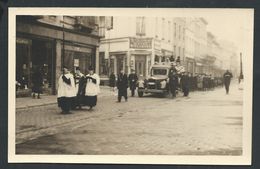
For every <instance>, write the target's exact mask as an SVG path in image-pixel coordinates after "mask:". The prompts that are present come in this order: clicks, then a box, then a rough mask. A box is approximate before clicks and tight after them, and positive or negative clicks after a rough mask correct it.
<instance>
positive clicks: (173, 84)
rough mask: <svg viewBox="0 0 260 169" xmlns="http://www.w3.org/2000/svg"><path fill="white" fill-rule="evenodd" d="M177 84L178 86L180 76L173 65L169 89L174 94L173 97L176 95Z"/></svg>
mask: <svg viewBox="0 0 260 169" xmlns="http://www.w3.org/2000/svg"><path fill="white" fill-rule="evenodd" d="M177 86H178V76H177V73H176V69H175V68H173V67H172V68H171V69H170V73H169V90H170V92H171V94H172V98H175V97H176V89H177Z"/></svg>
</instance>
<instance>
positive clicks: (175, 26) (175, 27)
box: [174, 23, 177, 38]
mask: <svg viewBox="0 0 260 169" xmlns="http://www.w3.org/2000/svg"><path fill="white" fill-rule="evenodd" d="M176 29H177V25H176V23H174V38H176V31H177V30H176Z"/></svg>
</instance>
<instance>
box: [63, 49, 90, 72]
mask: <svg viewBox="0 0 260 169" xmlns="http://www.w3.org/2000/svg"><path fill="white" fill-rule="evenodd" d="M64 53H65V55H64V65H65V66H67V67H68V68H69V69H70V70H72V71H75V69H76V67H79V68H80V70H81V72H82V73H83V74H87V73H88V68H89V66H92V67H95V65H93V63H95V57H94V56H95V48H91V47H86V46H73V45H65V52H64Z"/></svg>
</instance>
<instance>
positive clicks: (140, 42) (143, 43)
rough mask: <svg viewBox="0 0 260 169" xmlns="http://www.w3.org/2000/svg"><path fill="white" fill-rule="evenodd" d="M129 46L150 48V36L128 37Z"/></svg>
mask: <svg viewBox="0 0 260 169" xmlns="http://www.w3.org/2000/svg"><path fill="white" fill-rule="evenodd" d="M130 48H135V49H152V38H130Z"/></svg>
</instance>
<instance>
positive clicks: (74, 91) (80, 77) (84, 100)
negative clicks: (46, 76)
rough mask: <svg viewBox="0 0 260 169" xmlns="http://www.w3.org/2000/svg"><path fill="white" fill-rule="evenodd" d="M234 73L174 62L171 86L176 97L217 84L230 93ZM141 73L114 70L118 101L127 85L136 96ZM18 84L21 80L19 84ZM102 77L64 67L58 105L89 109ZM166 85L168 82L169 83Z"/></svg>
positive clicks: (37, 86)
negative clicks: (187, 69) (181, 67)
mask: <svg viewBox="0 0 260 169" xmlns="http://www.w3.org/2000/svg"><path fill="white" fill-rule="evenodd" d="M232 77H233V75H232V73H231V72H229V71H228V70H227V71H226V72H225V73H224V75H223V76H222V77H213V76H212V75H206V74H198V73H195V74H192V73H189V72H185V71H182V72H181V73H180V72H178V70H177V69H176V68H175V67H174V66H172V67H171V69H170V72H169V75H168V90H169V92H170V93H171V94H172V97H173V98H175V97H176V94H177V93H178V91H182V92H183V96H188V95H189V92H190V91H195V90H198V91H208V90H213V89H214V88H215V87H218V86H222V87H223V85H225V89H226V94H228V93H229V85H230V81H231V78H232ZM138 80H139V79H138V75H137V74H136V73H135V70H133V69H132V70H131V73H130V74H129V75H127V74H126V73H125V72H124V70H123V69H121V70H120V73H119V74H118V75H117V76H116V75H115V74H114V73H113V72H112V73H111V75H110V77H109V86H110V87H111V88H112V89H113V90H114V89H115V88H117V90H118V93H117V96H118V98H117V101H118V102H121V99H122V97H124V99H125V101H127V99H128V96H127V89H128V88H130V91H131V96H135V92H136V89H137V85H138ZM32 83H33V86H32V97H33V98H38V99H40V98H41V97H40V94H41V93H42V86H43V76H42V74H41V72H40V69H39V68H35V71H34V73H33V74H32ZM16 85H17V84H16ZM99 85H100V77H99V76H98V75H97V74H96V73H94V69H93V67H92V66H90V67H89V71H88V74H86V75H84V74H83V73H81V71H80V68H79V67H76V68H75V71H74V73H73V74H72V72H70V70H69V69H68V68H67V67H65V66H64V67H63V69H62V73H61V76H60V78H59V80H58V95H57V96H58V97H57V101H58V106H59V107H60V108H61V110H62V113H63V114H70V113H71V112H70V111H71V110H75V109H82V106H88V107H89V110H92V108H93V107H95V106H96V104H97V95H98V94H99V93H100V88H99ZM165 85H166V84H165Z"/></svg>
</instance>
